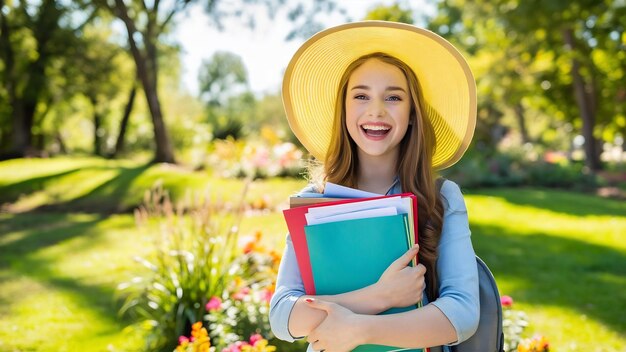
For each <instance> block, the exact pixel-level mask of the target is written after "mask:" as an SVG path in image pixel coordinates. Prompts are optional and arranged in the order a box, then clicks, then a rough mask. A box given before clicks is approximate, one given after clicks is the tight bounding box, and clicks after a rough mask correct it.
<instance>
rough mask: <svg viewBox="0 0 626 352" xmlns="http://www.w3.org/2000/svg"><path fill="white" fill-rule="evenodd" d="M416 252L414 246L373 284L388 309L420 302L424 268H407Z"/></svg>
mask: <svg viewBox="0 0 626 352" xmlns="http://www.w3.org/2000/svg"><path fill="white" fill-rule="evenodd" d="M418 251H419V246H418V245H417V244H416V245H415V246H413V248H411V249H409V250H408V251H407V252H406V253H404V254H403V255H402V256H401V257H400V258H398V259H396V260H395V261H394V262H393V263H391V265H389V267H388V268H387V270H385V272H384V273H383V274H382V275H381V276H380V279H378V282H377V283H376V284H375V286H376V288H377V289H378V290H379V292H380V294H381V297H382V299H383V300H384V302H386V303H387V304H386V306H387V307H388V309H389V308H394V307H408V306H410V305H413V304H417V302H420V301H421V300H422V294H423V292H424V287H425V282H424V275H425V274H426V267H425V266H424V265H422V264H418V265H417V266H415V267H411V266H408V265H409V263H410V262H411V260H412V259H413V258H415V256H416V255H417V252H418Z"/></svg>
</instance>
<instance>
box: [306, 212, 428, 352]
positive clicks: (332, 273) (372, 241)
mask: <svg viewBox="0 0 626 352" xmlns="http://www.w3.org/2000/svg"><path fill="white" fill-rule="evenodd" d="M304 232H305V235H306V241H307V246H308V248H309V261H310V263H311V269H312V272H313V281H314V282H315V291H316V294H318V295H326V294H339V293H344V292H348V291H354V290H357V289H360V288H363V287H365V286H368V285H371V284H374V283H375V282H376V281H378V279H379V278H380V276H381V275H382V273H383V272H384V271H385V270H386V269H387V267H389V265H390V264H391V263H392V262H393V261H394V260H396V259H398V258H399V257H400V256H401V255H402V254H404V253H405V252H406V251H407V250H408V249H409V246H410V235H409V223H408V217H407V215H406V214H400V215H392V216H382V217H375V218H366V219H356V220H346V221H338V222H330V223H325V224H317V225H308V226H305V227H304ZM411 309H415V306H410V307H404V308H392V309H390V310H387V311H385V312H383V313H381V314H393V313H400V312H405V311H407V310H411ZM353 351H355V352H384V351H422V350H421V349H417V350H415V349H412V350H409V349H401V348H398V347H391V346H382V345H362V346H359V347H357V348H356V349H354V350H353Z"/></svg>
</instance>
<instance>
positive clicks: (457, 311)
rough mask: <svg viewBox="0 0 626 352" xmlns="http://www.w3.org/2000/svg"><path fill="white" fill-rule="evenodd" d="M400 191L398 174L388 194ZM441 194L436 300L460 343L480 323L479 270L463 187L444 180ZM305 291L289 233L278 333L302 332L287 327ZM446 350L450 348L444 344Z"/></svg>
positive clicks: (274, 323)
mask: <svg viewBox="0 0 626 352" xmlns="http://www.w3.org/2000/svg"><path fill="white" fill-rule="evenodd" d="M311 191H314V188H313V186H309V187H307V188H306V189H304V190H303V192H311ZM398 193H402V190H401V185H400V182H398V180H397V179H396V182H395V183H394V185H393V186H392V187H391V188H390V189H389V191H388V192H387V194H398ZM441 195H442V200H443V206H444V217H443V229H442V233H441V240H440V242H439V247H438V250H439V258H438V260H437V274H438V276H439V298H437V299H436V300H435V301H434V302H432V304H433V305H435V306H436V307H437V308H439V309H440V310H441V311H442V312H443V314H444V315H445V316H446V317H447V318H448V320H450V323H452V326H453V327H454V329H455V330H456V335H457V341H456V343H461V342H463V341H465V340H467V339H468V338H470V337H471V336H472V335H473V334H474V332H476V329H477V327H478V320H479V316H480V301H479V296H478V271H477V269H476V259H475V254H474V248H473V247H472V242H471V239H470V229H469V222H468V219H467V208H466V207H465V201H464V200H463V195H462V194H461V190H460V189H459V186H458V185H457V184H456V183H454V182H452V181H449V180H446V181H445V182H444V183H443V185H442V187H441ZM304 294H305V293H304V284H303V283H302V277H301V276H300V270H299V269H298V265H297V261H296V255H295V252H294V249H293V243H292V241H291V237H290V236H289V235H287V243H286V246H285V252H284V254H283V257H282V261H281V263H280V267H279V269H278V278H277V281H276V292H275V293H274V296H273V297H272V301H271V303H270V325H271V327H272V332H273V333H274V335H276V337H278V338H279V339H281V340H285V341H290V342H293V341H294V340H296V339H299V338H301V337H294V336H292V335H291V333H290V332H289V316H290V314H291V311H292V309H293V306H294V304H295V303H296V301H297V300H298V297H300V296H302V295H304ZM423 297H424V302H423V304H424V305H426V304H428V298H427V297H426V292H424V294H423ZM456 343H455V344H456ZM309 349H310V348H309ZM444 350H447V348H445V347H444Z"/></svg>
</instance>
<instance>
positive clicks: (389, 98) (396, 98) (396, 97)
mask: <svg viewBox="0 0 626 352" xmlns="http://www.w3.org/2000/svg"><path fill="white" fill-rule="evenodd" d="M387 100H391V101H402V98H400V97H399V96H397V95H392V96H390V97H388V98H387Z"/></svg>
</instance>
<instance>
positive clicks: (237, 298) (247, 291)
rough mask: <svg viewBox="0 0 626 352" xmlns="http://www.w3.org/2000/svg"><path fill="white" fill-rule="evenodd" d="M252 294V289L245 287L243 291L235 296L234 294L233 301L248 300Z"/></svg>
mask: <svg viewBox="0 0 626 352" xmlns="http://www.w3.org/2000/svg"><path fill="white" fill-rule="evenodd" d="M249 293H250V288H249V287H243V288H242V289H241V290H239V291H237V292H235V294H233V299H235V300H237V301H243V299H244V298H246V296H247V295H248V294H249Z"/></svg>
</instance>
